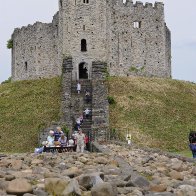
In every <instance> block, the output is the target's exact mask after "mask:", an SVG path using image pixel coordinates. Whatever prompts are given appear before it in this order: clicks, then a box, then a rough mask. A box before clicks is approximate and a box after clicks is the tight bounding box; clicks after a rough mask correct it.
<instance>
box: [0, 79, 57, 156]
mask: <svg viewBox="0 0 196 196" xmlns="http://www.w3.org/2000/svg"><path fill="white" fill-rule="evenodd" d="M59 111H60V79H59V78H53V79H44V80H34V81H33V80H32V81H21V82H14V83H8V84H2V85H0V152H5V151H7V152H23V151H32V150H33V148H34V147H35V146H36V144H37V141H38V130H39V127H40V126H42V125H47V124H49V123H50V122H51V121H56V120H58V119H59Z"/></svg>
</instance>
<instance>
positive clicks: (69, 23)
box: [59, 0, 107, 80]
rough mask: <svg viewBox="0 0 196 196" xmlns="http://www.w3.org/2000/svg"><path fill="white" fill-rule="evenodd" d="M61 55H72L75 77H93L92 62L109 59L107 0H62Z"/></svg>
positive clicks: (60, 4) (60, 8)
mask: <svg viewBox="0 0 196 196" xmlns="http://www.w3.org/2000/svg"><path fill="white" fill-rule="evenodd" d="M59 21H60V25H59V26H60V32H61V37H60V44H61V50H62V52H61V53H62V56H64V57H69V56H71V57H72V59H73V79H75V80H76V79H90V78H91V70H92V62H93V61H104V62H105V61H106V44H107V40H106V0H60V1H59Z"/></svg>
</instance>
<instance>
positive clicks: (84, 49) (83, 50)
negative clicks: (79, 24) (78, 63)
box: [81, 39, 87, 52]
mask: <svg viewBox="0 0 196 196" xmlns="http://www.w3.org/2000/svg"><path fill="white" fill-rule="evenodd" d="M81 51H82V52H86V51H87V44H86V40H85V39H82V40H81Z"/></svg>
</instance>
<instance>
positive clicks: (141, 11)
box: [12, 0, 171, 80]
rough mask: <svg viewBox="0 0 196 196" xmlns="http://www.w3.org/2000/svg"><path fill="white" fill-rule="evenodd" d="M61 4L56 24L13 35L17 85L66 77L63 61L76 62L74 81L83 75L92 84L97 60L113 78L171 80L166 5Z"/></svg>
mask: <svg viewBox="0 0 196 196" xmlns="http://www.w3.org/2000/svg"><path fill="white" fill-rule="evenodd" d="M58 1H59V12H57V13H56V14H55V15H54V17H53V19H52V22H51V23H42V22H36V23H34V24H33V25H28V26H24V27H21V28H16V29H15V30H14V33H13V35H12V39H13V51H12V78H13V80H24V79H36V78H44V77H51V76H56V75H61V72H62V69H61V65H62V62H63V57H64V56H71V57H72V59H73V71H72V77H73V78H74V79H75V80H76V79H80V77H84V75H85V77H86V76H87V75H88V79H92V74H93V72H92V70H93V67H92V66H93V62H94V61H102V62H106V63H107V65H108V72H109V74H110V75H111V76H129V75H140V76H148V77H152V76H157V77H170V76H171V59H170V58H171V41H170V32H169V30H168V28H167V27H166V26H165V19H164V4H163V3H161V2H155V3H154V4H152V3H148V2H146V3H143V2H141V1H136V2H135V1H134V2H133V1H132V0H126V1H123V0H96V1H95V0H58ZM146 1H148V0H146ZM106 24H107V25H106Z"/></svg>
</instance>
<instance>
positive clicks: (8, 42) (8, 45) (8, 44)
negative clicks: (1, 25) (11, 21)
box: [7, 39, 13, 49]
mask: <svg viewBox="0 0 196 196" xmlns="http://www.w3.org/2000/svg"><path fill="white" fill-rule="evenodd" d="M7 48H8V49H12V48H13V40H12V39H9V40H8V41H7Z"/></svg>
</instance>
